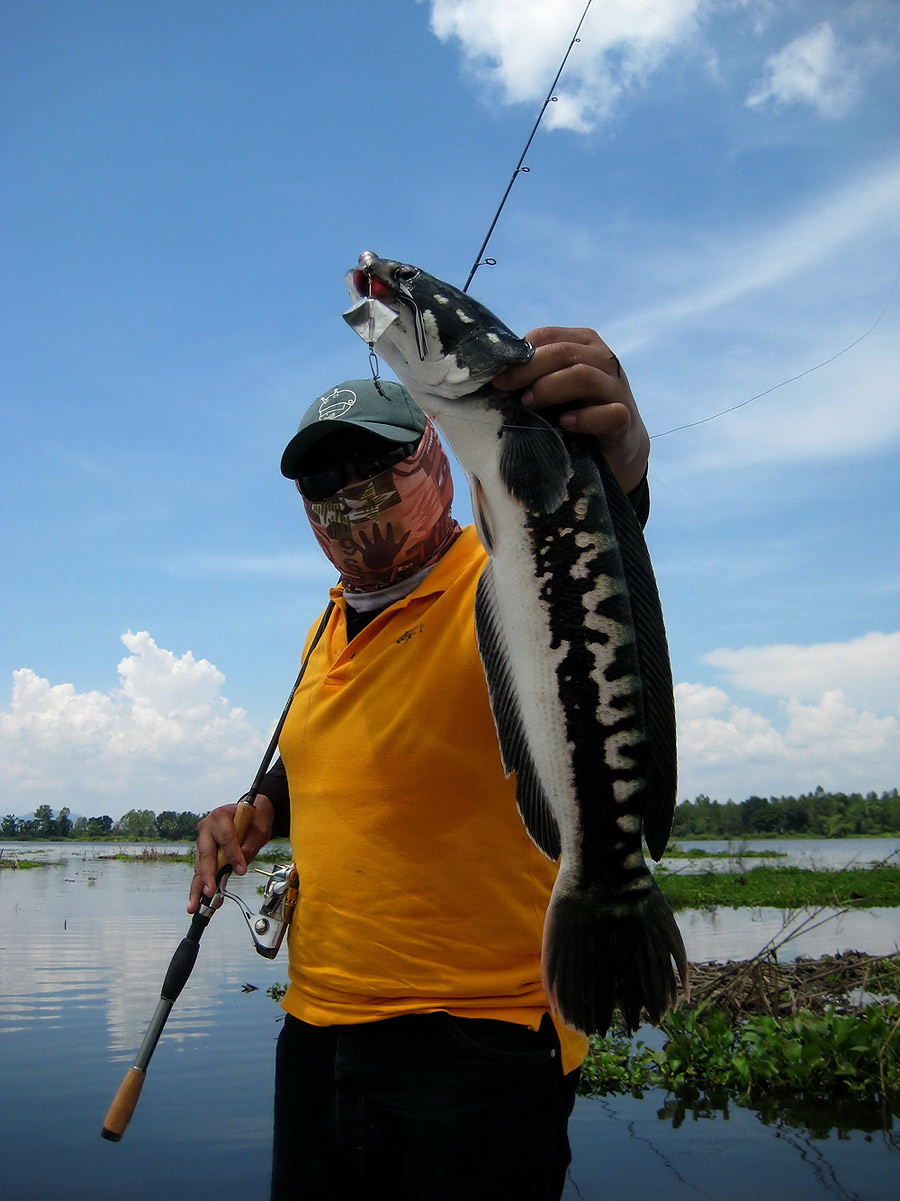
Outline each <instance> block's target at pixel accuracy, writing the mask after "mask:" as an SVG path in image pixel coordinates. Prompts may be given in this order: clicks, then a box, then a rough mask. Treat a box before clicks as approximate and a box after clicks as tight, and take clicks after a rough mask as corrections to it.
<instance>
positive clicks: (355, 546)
mask: <svg viewBox="0 0 900 1201" xmlns="http://www.w3.org/2000/svg"><path fill="white" fill-rule="evenodd" d="M452 501H453V479H452V477H451V475H450V462H449V460H448V459H447V455H446V453H445V451H444V448H443V446H441V441H440V438H438V435H437V431H436V430H435V428H434V426H433V425H432V424H431V422H430V421H429V422H427V424H426V426H425V432H424V433H423V434H422V437H421V439H420V440H419V444H418V446H417V447H416V449H415V450H414V451H413V453H412V454H411V455H410V456H409V458H407V459H403V461H402V462H400V463H398V464H397V465H396V466H394V467H389V468H388V469H387V470H386V471H382V472H380V473H379V474H378V475H376V476H373V477H372V479H370V480H364V481H363V483H361V484H351V485H349V486H348V487H346V488H342V489H341V490H340V491H339V492H336V493H335V494H334V496H329V497H326V499H325V500H307V499H306V497H303V504H304V506H305V508H306V514H307V516H308V517H309V521H310V524H311V525H312V528H313V533H314V534H315V536H316V539H317V541H318V543H319V545H320V546H321V547H322V550H323V551H324V552H325V554H326V555H327V556H328V558H329V559H330V560H331V562H332V563H333V564H334V565H335V567H336V568H337V569H338V571H339V572H340V573H341V580H342V582H343V584H344V592H345V594H346V596H347V599H348V601H349V602H350V603H353V600H354V596H355V595H356V594H357V593H363V594H365V595H366V596H367V597H368V596H369V595H370V594H372V593H375V592H378V593H380V594H381V593H388V594H391V595H387V596H383V597H379V599H384V600H387V601H391V600H394V599H397V598H398V597H400V596H404V595H406V593H408V592H411V591H412V589H413V587H415V586H416V585H417V583H418V581H419V580H420V579H421V578H422V577H423V576H424V575H425V574H426V573H427V571H428V569H429V568H431V567H433V566H434V564H435V563H436V562H437V561H438V559H440V557H441V555H443V554H444V552H445V551H446V550H447V548H448V547H449V546H450V544H451V542H453V540H454V539H455V538H456V536H457V534H458V533H459V524H458V523H457V522H456V520H455V519H454V517H453V515H452V513H451V512H450V505H451V504H452ZM402 585H409V586H408V587H403V586H402ZM394 594H395V595H394ZM372 599H374V598H372ZM365 607H367V606H365Z"/></svg>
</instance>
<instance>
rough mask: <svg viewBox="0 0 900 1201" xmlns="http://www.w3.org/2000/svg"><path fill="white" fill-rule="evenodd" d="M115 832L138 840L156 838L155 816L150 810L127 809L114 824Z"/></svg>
mask: <svg viewBox="0 0 900 1201" xmlns="http://www.w3.org/2000/svg"><path fill="white" fill-rule="evenodd" d="M116 832H117V833H119V834H124V835H125V837H126V838H130V839H132V840H138V839H141V838H155V837H156V814H155V813H154V812H153V810H152V809H129V810H128V812H127V813H125V814H123V815H122V817H120V818H119V820H118V821H117V822H116Z"/></svg>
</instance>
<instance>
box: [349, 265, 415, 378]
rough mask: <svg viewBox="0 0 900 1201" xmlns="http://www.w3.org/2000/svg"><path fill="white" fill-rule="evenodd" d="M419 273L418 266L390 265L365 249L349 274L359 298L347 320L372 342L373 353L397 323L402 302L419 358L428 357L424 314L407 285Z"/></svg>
mask: <svg viewBox="0 0 900 1201" xmlns="http://www.w3.org/2000/svg"><path fill="white" fill-rule="evenodd" d="M418 274H419V269H418V267H410V266H408V265H407V264H405V263H393V262H388V261H386V260H385V259H380V258H379V257H378V255H377V254H374V253H373V252H372V251H371V250H364V251H363V252H362V254H361V255H360V256H359V264H358V266H356V267H353V268H351V270H350V271H348V272H347V275H346V277H345V278H346V281H347V285H348V290H349V291H350V294H351V296H352V295H353V294H354V293H355V295H356V296H357V297H358V299H357V301H356V303H355V304H354V305H352V307H351V308H350V309H348V310H347V312H346V313H344V314H343V316H344V320H345V321H346V322H347V324H348V325H349V326H350V327H351V328H352V329H354V330H355V331H356V333H358V334H359V336H360V337H361V338H362V339H363V341H364V342H366V343H368V346H369V349H370V350H371V349H372V348H373V347H374V345H375V343H376V342H377V341H378V340H379V338H380V337H381V336H382V334H384V332H385V331H386V330H387V329H388V328H389V327H390V326H391V325H393V323H394V322H395V321H396V320H397V318H398V316H399V313H398V311H397V307H396V306H397V302H398V301H399V302H401V303H402V304H404V305H406V306H407V307H408V308H409V309H410V311H411V314H412V318H413V326H414V330H415V339H416V348H417V351H418V354H419V358H420V359H422V360H424V359H425V358H426V356H427V354H428V344H427V339H426V337H425V328H424V323H423V321H422V314H421V312H420V310H419V306H418V305H417V304H416V302H415V300H414V299H413V297H412V294H411V293H410V291H409V289H408V288H407V287H405V286H404V285H405V284H406V282H407V281H409V280H412V279H415V278H416V276H417V275H418Z"/></svg>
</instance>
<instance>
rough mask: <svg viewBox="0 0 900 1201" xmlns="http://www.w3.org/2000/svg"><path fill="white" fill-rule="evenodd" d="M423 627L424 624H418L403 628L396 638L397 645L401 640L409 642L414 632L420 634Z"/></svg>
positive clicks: (414, 634)
mask: <svg viewBox="0 0 900 1201" xmlns="http://www.w3.org/2000/svg"><path fill="white" fill-rule="evenodd" d="M424 629H425V627H424V626H422V625H418V626H413V628H412V629H411V630H404V632H403V633H402V634H401V635H400V637H399V638H398V639H397V646H399V645H400V643H401V642H409V640H410V638H414V637H415V636H416V634H421V633H422V631H423V630H424Z"/></svg>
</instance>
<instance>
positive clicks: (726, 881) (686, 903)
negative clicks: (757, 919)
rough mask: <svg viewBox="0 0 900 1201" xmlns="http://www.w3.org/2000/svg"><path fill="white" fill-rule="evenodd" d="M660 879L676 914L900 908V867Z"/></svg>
mask: <svg viewBox="0 0 900 1201" xmlns="http://www.w3.org/2000/svg"><path fill="white" fill-rule="evenodd" d="M656 878H657V881H658V883H659V886H660V888H661V889H662V891H663V894H664V895H665V898H666V900H667V901H668V902H669V904H670V905H671V906H672V908H673V909H708V908H712V907H713V906H716V905H723V906H728V907H730V908H733V909H740V908H743V907H746V906H749V907H751V908H757V907H759V906H761V905H765V906H770V907H774V908H776V909H807V908H809V907H811V906H815V905H820V906H822V905H831V906H834V907H835V908H840V907H842V906H850V905H852V906H854V907H855V908H859V909H866V908H870V907H872V906H894V905H900V867H896V866H894V865H892V864H876V865H874V866H873V867H851V868H844V870H843V871H840V872H823V871H813V870H811V869H809V868H802V867H754V868H752V869H751V870H750V871H746V872H738V873H734V872H713V871H707V872H700V873H696V874H693V875H691V874H687V873H683V872H678V873H674V872H667V871H665V870H664V869H663V870H659V869H657V873H656Z"/></svg>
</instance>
